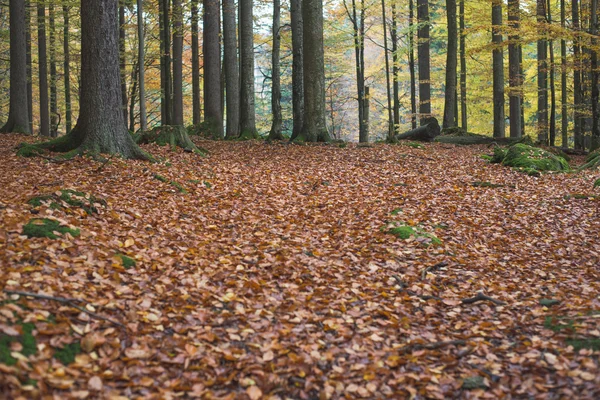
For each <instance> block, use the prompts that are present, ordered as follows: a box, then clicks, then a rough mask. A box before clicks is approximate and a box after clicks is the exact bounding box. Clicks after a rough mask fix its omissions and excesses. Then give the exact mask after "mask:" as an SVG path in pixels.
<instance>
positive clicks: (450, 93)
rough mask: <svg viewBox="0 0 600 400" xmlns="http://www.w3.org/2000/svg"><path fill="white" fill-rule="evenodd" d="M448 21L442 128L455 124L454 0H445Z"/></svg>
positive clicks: (456, 35) (456, 32)
mask: <svg viewBox="0 0 600 400" xmlns="http://www.w3.org/2000/svg"><path fill="white" fill-rule="evenodd" d="M446 15H447V21H448V51H447V53H446V91H445V95H444V121H443V127H444V128H451V127H453V126H456V78H457V74H456V71H457V58H458V27H457V24H456V0H446Z"/></svg>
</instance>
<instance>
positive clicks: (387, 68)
mask: <svg viewBox="0 0 600 400" xmlns="http://www.w3.org/2000/svg"><path fill="white" fill-rule="evenodd" d="M381 16H382V20H383V53H384V54H385V83H386V94H387V112H388V136H387V139H388V141H390V142H393V141H394V118H393V116H392V91H391V88H390V55H389V52H388V43H387V19H386V17H385V0H381ZM363 23H364V21H363ZM363 66H364V51H363ZM365 94H366V95H365V106H364V113H365V125H366V127H367V140H366V142H368V141H369V140H368V134H369V131H368V129H369V117H368V116H369V110H368V109H367V108H368V107H369V98H368V92H367V91H366V90H365Z"/></svg>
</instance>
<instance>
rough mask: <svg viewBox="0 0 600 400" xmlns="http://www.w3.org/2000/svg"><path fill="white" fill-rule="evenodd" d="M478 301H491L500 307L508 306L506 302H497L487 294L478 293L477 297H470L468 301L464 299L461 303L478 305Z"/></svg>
mask: <svg viewBox="0 0 600 400" xmlns="http://www.w3.org/2000/svg"><path fill="white" fill-rule="evenodd" d="M478 301H491V302H492V303H494V304H496V305H499V306H504V305H506V303H505V302H503V301H500V300H496V299H494V298H493V297H490V296H486V295H485V294H483V293H481V292H478V293H477V295H476V296H475V297H470V298H468V299H462V300H461V302H462V303H463V304H472V303H477V302H478Z"/></svg>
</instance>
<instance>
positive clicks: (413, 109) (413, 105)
mask: <svg viewBox="0 0 600 400" xmlns="http://www.w3.org/2000/svg"><path fill="white" fill-rule="evenodd" d="M414 4H415V0H409V4H408V5H409V17H408V26H409V29H408V31H409V33H408V47H409V52H408V68H409V69H410V113H411V123H412V128H413V129H416V128H417V80H416V76H415V32H414V26H415V24H414V21H415V6H414Z"/></svg>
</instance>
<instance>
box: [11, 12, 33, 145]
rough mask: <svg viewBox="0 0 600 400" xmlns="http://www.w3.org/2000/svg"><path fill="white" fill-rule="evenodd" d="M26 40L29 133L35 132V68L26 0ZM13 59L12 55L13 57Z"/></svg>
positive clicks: (29, 15)
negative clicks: (32, 58)
mask: <svg viewBox="0 0 600 400" xmlns="http://www.w3.org/2000/svg"><path fill="white" fill-rule="evenodd" d="M25 42H26V46H27V50H26V51H27V54H26V55H25V64H26V68H27V112H28V115H29V133H33V69H32V68H31V66H32V62H31V3H30V0H25ZM11 59H12V57H11Z"/></svg>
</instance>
